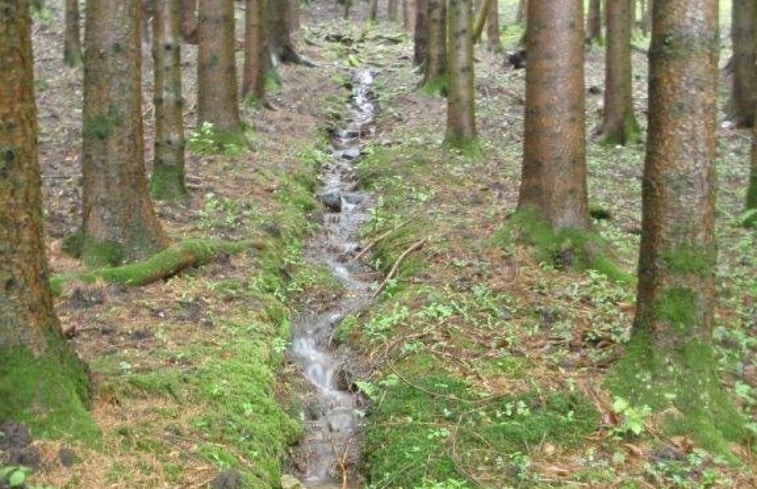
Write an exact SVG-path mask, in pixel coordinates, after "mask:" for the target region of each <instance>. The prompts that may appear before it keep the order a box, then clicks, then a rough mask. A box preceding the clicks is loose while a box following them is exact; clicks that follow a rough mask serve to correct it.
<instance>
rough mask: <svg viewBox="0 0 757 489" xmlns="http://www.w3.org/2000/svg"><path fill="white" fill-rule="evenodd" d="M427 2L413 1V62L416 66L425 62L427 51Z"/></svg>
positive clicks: (425, 0) (427, 0) (426, 0)
mask: <svg viewBox="0 0 757 489" xmlns="http://www.w3.org/2000/svg"><path fill="white" fill-rule="evenodd" d="M428 2H429V0H416V2H415V33H414V35H413V63H415V65H416V66H419V65H422V64H424V63H425V62H426V53H427V52H428Z"/></svg>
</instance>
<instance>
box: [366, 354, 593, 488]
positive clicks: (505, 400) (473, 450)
mask: <svg viewBox="0 0 757 489" xmlns="http://www.w3.org/2000/svg"><path fill="white" fill-rule="evenodd" d="M419 360H420V361H419V362H418V363H419V364H420V365H423V366H424V367H425V368H419V367H418V366H413V367H409V368H407V369H405V368H402V370H403V372H405V373H406V374H408V376H407V377H403V379H400V378H398V377H397V376H396V375H393V374H389V375H388V376H387V377H385V378H384V380H383V381H382V382H383V385H384V386H385V390H384V391H383V392H382V393H381V395H380V397H379V400H378V401H377V402H376V405H375V407H374V410H373V412H372V413H371V416H370V423H369V426H368V429H367V430H366V434H365V464H366V474H367V477H368V481H369V483H370V487H401V488H415V487H420V486H422V485H423V483H424V480H436V481H446V480H466V478H467V477H468V476H467V474H468V471H467V470H468V469H469V468H470V467H476V469H475V470H476V471H480V470H482V469H484V468H486V469H487V470H488V471H491V473H496V474H498V481H497V483H498V484H503V483H508V482H512V483H517V482H518V481H519V480H527V473H528V468H529V467H528V466H529V461H528V455H527V453H528V451H529V450H530V448H531V447H533V446H534V445H537V444H540V443H546V442H548V443H554V444H560V445H564V446H575V445H576V444H577V443H579V442H580V441H581V440H582V439H583V437H584V436H586V435H587V434H589V433H591V432H592V431H594V430H595V429H596V427H597V423H598V414H597V413H596V411H595V410H594V409H593V407H592V406H591V405H590V404H589V403H588V402H587V401H586V400H585V399H583V398H582V397H581V396H580V395H578V394H576V393H572V392H562V391H541V390H538V389H536V390H533V391H530V392H525V393H521V394H514V395H504V396H498V397H495V398H481V396H480V394H479V393H477V392H476V391H475V390H473V389H471V388H470V386H469V385H468V384H467V383H466V382H465V381H463V380H461V379H459V378H455V377H452V376H450V375H448V374H445V373H444V366H443V365H441V364H440V363H439V362H438V361H428V360H426V361H425V362H424V361H423V360H422V359H419ZM408 363H410V361H409V360H407V361H406V362H405V365H407V364H408ZM412 363H416V362H415V361H413V362H412ZM409 372H412V375H411V374H410V373H409ZM466 468H467V469H466Z"/></svg>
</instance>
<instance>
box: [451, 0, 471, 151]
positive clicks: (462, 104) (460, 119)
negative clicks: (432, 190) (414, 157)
mask: <svg viewBox="0 0 757 489" xmlns="http://www.w3.org/2000/svg"><path fill="white" fill-rule="evenodd" d="M472 12H473V5H472V1H471V0H449V4H448V11H447V32H448V36H447V39H448V41H447V65H448V72H449V75H448V80H449V81H448V93H447V134H446V136H445V140H446V142H447V143H448V144H451V145H453V146H466V145H469V144H470V143H473V142H475V141H476V138H477V133H476V115H475V92H474V86H473V76H474V75H473V73H474V72H473V36H472V32H471V17H472Z"/></svg>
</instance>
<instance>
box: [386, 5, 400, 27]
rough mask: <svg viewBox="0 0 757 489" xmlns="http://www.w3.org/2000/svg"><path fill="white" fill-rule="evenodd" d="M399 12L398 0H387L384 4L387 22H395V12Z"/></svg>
mask: <svg viewBox="0 0 757 489" xmlns="http://www.w3.org/2000/svg"><path fill="white" fill-rule="evenodd" d="M398 13H399V0H388V3H387V6H386V18H387V19H388V20H389V22H397V16H398V15H397V14H398Z"/></svg>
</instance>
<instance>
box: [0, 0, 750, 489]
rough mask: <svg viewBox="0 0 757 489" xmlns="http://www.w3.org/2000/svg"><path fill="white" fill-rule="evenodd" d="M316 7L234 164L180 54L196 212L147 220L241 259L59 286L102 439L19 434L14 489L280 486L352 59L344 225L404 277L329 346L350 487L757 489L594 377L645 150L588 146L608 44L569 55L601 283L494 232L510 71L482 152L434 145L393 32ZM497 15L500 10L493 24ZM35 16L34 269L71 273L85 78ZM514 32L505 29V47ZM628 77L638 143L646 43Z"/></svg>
mask: <svg viewBox="0 0 757 489" xmlns="http://www.w3.org/2000/svg"><path fill="white" fill-rule="evenodd" d="M334 3H335V2H332V1H324V0H322V1H311V2H310V4H309V5H307V6H304V7H303V8H304V12H303V28H302V29H301V30H300V32H299V33H298V35H297V36H296V38H297V46H298V48H299V49H300V51H301V52H302V54H304V55H305V56H306V57H307V58H308V59H310V60H312V61H313V62H315V63H316V64H317V67H316V68H308V67H303V66H292V65H283V66H280V67H279V75H280V77H281V81H282V84H281V86H280V87H279V88H276V89H274V90H273V91H272V95H271V97H270V101H271V102H272V103H273V105H274V106H275V107H276V108H277V110H275V111H271V110H266V109H263V108H258V107H247V106H246V107H244V109H243V117H244V119H245V120H246V121H247V122H248V123H249V124H250V126H251V128H252V131H253V133H254V143H253V148H251V149H249V150H248V149H247V148H241V147H231V148H227V149H226V151H225V152H223V153H222V154H216V155H208V154H203V153H206V152H207V151H208V150H210V149H212V146H213V141H212V140H209V139H208V137H207V136H206V135H204V134H203V133H202V131H199V130H197V128H196V127H195V125H194V123H193V120H194V116H195V115H196V111H195V95H194V94H195V88H196V87H195V80H196V75H195V54H196V53H195V48H194V47H193V46H187V45H183V46H182V49H183V53H182V55H183V59H184V63H183V65H184V72H183V74H184V90H185V96H186V98H187V105H186V106H187V134H188V135H190V139H191V143H190V151H189V152H188V157H187V173H188V176H187V181H188V184H189V187H190V189H191V198H190V199H189V200H188V201H187V202H185V203H180V204H157V209H158V212H159V215H160V218H161V221H162V223H163V225H164V226H165V228H166V230H167V232H168V234H169V235H170V236H171V237H172V239H174V240H175V241H179V240H181V239H185V238H194V237H216V238H221V239H224V240H241V239H249V240H254V241H255V242H257V243H259V246H257V247H256V248H255V249H253V250H250V251H249V252H243V253H240V254H236V255H224V256H219V257H216V259H215V260H213V261H212V262H211V263H209V264H207V265H205V266H202V267H199V268H196V269H191V270H188V271H186V272H184V273H182V274H181V275H179V276H176V277H173V278H171V279H170V280H167V281H163V282H159V283H155V284H152V285H149V286H145V287H139V288H127V287H122V286H114V285H108V284H105V283H97V284H94V285H86V284H69V286H68V287H66V289H65V290H64V291H63V293H62V295H61V296H60V297H59V299H58V301H57V305H56V309H57V313H58V315H59V317H60V318H61V322H62V325H63V328H64V330H65V331H67V333H68V335H69V336H70V337H71V342H72V344H73V345H74V347H75V348H76V350H77V351H78V353H79V355H80V356H81V357H82V358H83V359H84V360H85V361H86V362H88V364H89V365H90V368H91V370H92V374H93V378H94V380H95V391H94V403H93V406H92V411H91V412H92V416H93V418H94V420H95V421H96V423H97V425H98V426H99V428H100V430H101V438H100V439H99V440H95V441H91V440H90V441H81V440H75V439H70V440H47V439H46V437H45V434H44V433H33V435H34V438H35V440H34V442H33V443H32V446H33V448H34V452H35V453H36V454H37V456H38V460H36V461H35V463H34V465H35V466H36V467H35V470H34V472H33V473H32V475H31V476H30V478H29V481H28V482H30V486H31V487H40V488H41V487H53V488H61V489H62V488H72V489H73V488H77V489H101V488H105V487H109V488H129V489H137V488H157V487H177V488H179V487H180V488H204V487H214V488H228V489H234V488H237V487H252V488H256V489H257V488H270V487H278V486H279V484H280V476H281V473H282V470H283V471H287V470H294V469H296V467H292V466H291V464H289V463H287V459H288V457H289V456H290V450H291V449H290V448H289V447H290V446H291V445H293V444H295V443H296V441H297V439H298V437H299V436H300V434H301V427H300V425H301V420H302V419H303V417H304V414H303V409H304V408H303V405H302V401H301V399H300V392H301V391H302V389H303V387H302V381H301V380H298V379H299V376H298V372H297V367H296V366H295V363H294V362H293V361H292V359H291V358H290V356H289V355H288V353H287V348H288V343H289V337H290V336H289V335H290V332H289V325H290V323H291V321H292V320H293V319H294V318H296V317H297V315H298V314H299V313H301V312H302V311H305V310H308V309H314V308H315V309H317V308H323V307H324V305H325V304H328V303H330V302H331V301H334V300H336V298H337V297H338V296H339V295H340V294H343V293H345V291H344V290H343V289H342V288H341V287H340V285H339V284H338V282H336V281H335V280H334V279H333V278H332V277H330V276H329V274H328V273H327V271H326V270H325V269H324V268H323V267H321V266H318V265H314V264H312V263H310V262H309V261H308V260H307V259H306V258H305V257H304V254H303V250H304V243H305V242H307V240H308V238H309V237H310V236H312V235H313V234H314V231H315V229H317V227H318V225H319V222H321V216H322V214H323V209H322V208H321V204H320V203H319V202H318V201H317V199H316V197H315V194H316V191H317V189H318V170H319V166H320V165H321V164H322V163H324V161H325V160H326V159H327V158H328V153H329V151H330V149H329V140H328V128H329V127H333V125H334V124H336V123H338V121H339V120H340V118H341V117H342V116H343V114H344V112H345V110H346V109H345V103H346V101H347V97H348V96H349V91H348V90H347V89H346V86H347V85H348V80H349V79H350V75H351V73H352V71H353V70H354V69H356V68H370V69H371V70H372V71H373V72H374V74H375V77H376V83H375V86H374V93H375V96H376V98H377V102H378V108H379V117H378V124H377V134H376V135H375V136H374V137H373V139H372V140H371V141H370V142H369V143H368V144H367V145H366V146H365V147H364V149H363V156H362V158H361V159H360V161H359V162H358V163H357V172H358V175H359V178H360V182H361V186H362V187H363V188H364V189H365V190H366V191H370V192H371V193H372V194H373V196H374V199H375V201H376V207H375V208H374V209H373V210H372V212H371V218H370V220H369V222H368V223H367V224H366V226H365V227H364V229H363V234H362V241H363V242H364V243H365V244H366V245H368V244H370V245H371V250H370V253H367V254H366V258H365V260H366V261H367V262H368V263H370V264H371V265H372V266H374V267H375V268H376V269H377V270H378V271H381V272H383V273H384V274H385V273H387V272H389V270H390V269H391V268H392V267H393V266H394V265H395V264H397V263H398V261H400V260H401V262H400V263H399V264H398V273H397V275H396V276H395V278H394V279H392V280H390V281H389V282H388V284H387V286H386V287H385V288H384V289H383V290H382V291H381V293H380V294H379V296H378V298H377V300H376V302H375V303H374V304H373V305H372V306H371V307H369V308H368V309H366V310H364V311H362V312H361V313H359V314H355V315H352V316H350V317H348V318H347V319H346V320H344V321H343V322H342V323H341V324H340V325H339V327H338V328H337V331H336V332H335V334H334V340H335V341H337V342H339V343H341V344H342V345H347V346H349V347H350V348H352V349H353V350H354V352H355V354H356V355H357V356H359V357H360V358H361V359H362V360H361V362H362V367H361V369H360V370H361V375H363V377H362V378H360V379H358V380H359V382H355V385H357V386H359V387H360V389H361V390H362V393H363V395H364V396H365V398H366V399H367V400H368V401H370V402H369V404H370V408H369V409H368V410H367V411H366V413H365V414H366V417H365V430H364V437H363V440H362V443H361V450H362V454H363V455H362V457H361V459H360V460H358V461H352V462H353V464H352V465H351V466H350V470H351V471H354V472H358V473H360V474H361V478H362V480H363V481H364V482H365V484H368V485H369V487H371V488H374V489H383V488H405V489H418V488H423V489H432V488H434V489H453V488H458V489H460V488H471V489H473V488H477V487H482V488H483V487H485V488H506V487H519V488H527V487H533V488H539V487H575V488H584V487H595V488H621V487H622V488H653V487H674V488H698V487H723V488H750V487H755V486H757V478H756V476H755V460H754V456H755V455H754V447H753V446H751V445H748V444H742V445H738V444H734V445H733V446H732V452H733V454H734V455H735V456H736V461H735V462H734V460H733V459H728V458H727V457H725V456H724V455H723V454H717V453H712V452H708V451H707V450H705V449H703V448H702V447H700V446H698V445H697V443H696V442H695V441H694V438H693V437H687V436H675V437H668V436H666V435H664V434H663V430H662V429H661V427H660V426H659V425H658V424H657V418H656V416H654V415H650V414H648V413H647V412H646V410H645V407H644V406H628V405H626V406H624V405H623V402H622V400H619V399H617V398H615V397H614V396H613V395H612V394H611V393H610V392H609V390H608V389H607V388H606V386H605V385H604V379H605V378H606V375H607V373H608V371H609V370H611V369H612V367H613V365H614V364H615V362H616V361H617V359H618V358H619V357H620V356H621V355H622V354H623V348H624V344H625V343H626V342H627V341H628V338H629V332H630V326H631V322H632V319H633V314H634V300H635V285H634V281H633V279H632V278H631V277H633V275H634V273H635V265H636V258H637V248H638V244H639V231H640V201H641V200H640V177H641V173H642V165H643V157H644V146H643V144H641V143H638V144H632V145H630V146H628V147H605V146H601V145H599V144H597V142H596V141H595V140H594V138H593V137H592V131H593V129H594V127H596V126H597V125H598V123H599V121H600V115H601V105H602V95H601V93H602V86H603V56H604V54H603V50H602V49H601V48H600V47H596V46H595V47H589V48H587V51H586V55H587V58H586V86H587V134H588V148H587V149H588V160H587V165H588V178H589V196H590V203H591V208H592V213H593V216H595V219H594V221H593V227H594V231H595V232H596V233H597V234H598V235H599V236H600V237H601V238H602V242H603V243H604V244H603V245H598V246H601V247H602V248H603V249H604V251H605V252H606V253H607V255H608V256H610V257H611V259H612V261H613V262H614V263H615V264H616V265H617V267H618V268H619V269H620V270H621V271H622V273H621V274H619V275H614V276H612V277H608V276H607V275H606V274H605V273H602V270H599V271H598V270H584V271H581V270H573V269H571V267H566V266H565V263H566V262H568V261H570V260H569V258H571V257H570V256H567V255H570V254H571V249H572V246H571V243H568V242H559V243H552V244H551V245H550V246H551V247H546V248H540V249H539V248H538V247H533V246H526V245H525V244H523V243H522V242H521V241H520V240H518V239H517V238H518V237H517V236H512V235H511V234H512V233H510V232H508V227H507V223H508V216H509V215H510V214H512V212H513V211H514V210H515V207H516V203H517V194H518V182H519V175H520V164H521V155H522V132H523V130H522V124H523V102H524V77H525V72H524V71H523V70H517V69H513V68H512V67H509V66H507V64H506V63H505V56H504V55H503V54H501V53H489V52H487V51H486V50H485V49H484V47H483V46H480V47H478V48H477V52H476V55H477V64H476V93H477V123H478V129H479V133H480V141H481V148H482V150H483V151H482V152H483V157H480V156H470V155H466V154H463V153H460V152H458V151H455V150H451V149H446V148H444V147H443V145H442V140H443V136H444V121H445V117H446V115H445V111H446V103H445V100H444V99H443V98H441V97H439V96H436V95H433V94H431V95H430V94H425V93H423V92H422V91H420V90H418V81H419V75H418V73H417V72H416V70H415V69H414V67H413V66H412V44H411V42H410V40H409V39H408V38H407V36H406V35H405V34H404V33H403V32H402V30H401V28H400V26H398V25H392V24H389V23H386V22H380V23H379V24H376V25H372V24H368V23H366V22H365V21H364V20H363V18H364V11H363V9H364V3H362V2H359V3H358V8H356V10H357V11H356V12H355V13H354V14H353V19H352V20H351V21H349V22H347V21H343V20H341V19H339V15H338V13H337V12H338V10H337V6H336V5H334ZM514 3H515V2H506V1H503V2H500V4H501V5H502V9H501V15H502V19H503V25H506V23H510V22H511V19H512V18H513V9H514V5H513V4H514ZM47 4H48V9H47V11H46V12H47V14H48V15H46V16H44V17H41V18H37V19H36V21H35V25H34V43H35V58H36V59H35V61H36V70H37V71H36V89H37V95H38V109H39V121H40V137H39V140H40V162H41V165H42V171H43V187H44V196H45V216H46V232H47V237H48V244H49V257H50V261H51V266H52V268H53V271H54V272H56V273H60V272H65V271H70V270H75V269H77V268H78V267H79V266H80V265H79V263H78V262H77V261H76V260H75V259H73V258H71V257H69V256H67V255H66V254H65V253H64V252H63V251H62V248H63V241H64V239H65V238H66V237H67V236H69V235H70V234H71V233H73V232H75V231H76V229H77V227H78V225H79V219H80V202H81V195H80V194H81V190H80V184H81V176H80V149H81V148H80V136H81V132H80V127H81V100H82V90H81V77H82V71H81V69H69V68H65V67H64V66H63V64H62V62H61V57H62V56H61V53H62V26H63V8H62V5H63V2H62V1H48V2H47ZM238 14H241V11H238ZM239 32H241V31H239ZM724 32H727V31H724ZM521 34H522V32H521V30H520V29H519V28H517V27H515V28H513V27H510V28H503V43H504V48H505V51H508V50H514V49H516V48H515V43H516V42H517V39H518V38H519V37H520V35H521ZM238 37H239V35H238ZM724 38H725V37H724ZM635 42H636V43H637V44H638V45H639V47H640V48H643V47H644V44H645V42H646V41H645V40H644V39H637V40H636V41H635ZM725 44H727V42H726V41H724V51H723V55H722V60H726V59H727V56H728V47H727V46H725ZM639 51H641V50H639ZM147 53H149V51H147V50H146V55H145V57H144V67H143V68H144V81H145V82H144V93H145V94H146V95H145V102H144V113H145V123H146V124H145V135H146V148H148V149H147V151H146V153H147V154H146V161H148V162H149V161H150V158H151V153H152V151H151V136H150V135H151V132H152V126H151V122H150V121H151V119H152V117H151V116H152V104H151V102H150V98H151V96H150V95H149V94H150V93H151V84H152V83H151V78H152V77H151V71H150V70H151V66H150V65H151V61H150V59H149V55H147ZM238 54H239V56H240V59H241V52H240V53H238ZM721 64H725V63H724V62H723V63H721ZM634 71H635V77H634V92H635V104H636V107H637V115H638V117H639V119H640V122H641V125H642V127H644V128H645V127H646V121H645V118H644V111H645V109H646V56H645V54H643V53H642V52H635V53H634ZM725 76H726V74H725V73H724V78H723V83H722V88H721V92H722V93H721V102H722V103H721V106H722V104H724V103H725V100H726V87H727V83H726V80H725ZM718 120H719V127H720V129H719V134H718V161H717V166H718V208H717V209H718V210H717V237H718V248H719V258H718V266H717V271H716V273H717V282H718V297H719V299H718V307H717V310H716V330H715V340H716V354H717V360H718V366H719V368H720V374H721V379H722V383H723V385H724V386H725V387H726V389H727V390H728V392H729V393H730V395H731V398H732V400H733V402H734V404H736V405H737V406H738V407H739V409H741V410H742V411H743V412H744V414H745V420H750V421H749V426H750V429H751V430H752V431H753V432H754V431H757V425H756V424H755V414H757V340H755V338H757V334H756V333H757V304H756V303H755V297H756V296H757V284H756V283H755V277H754V270H755V269H756V268H755V266H756V265H757V235H756V234H755V232H754V231H749V230H745V229H743V228H741V227H739V225H738V223H739V216H740V214H741V212H742V206H743V198H744V191H745V189H746V185H747V176H748V163H747V161H748V154H749V134H748V131H743V130H736V129H734V128H732V127H731V126H730V125H729V124H728V122H727V121H725V120H724V116H723V114H722V112H721V113H720V114H719V117H718ZM148 167H149V163H148ZM421 240H425V241H424V242H423V246H422V247H421V248H419V249H417V250H414V251H410V252H408V253H405V252H406V251H408V250H409V248H410V247H411V246H412V245H414V244H415V243H418V242H420V241H421ZM400 257H402V258H400ZM348 369H349V368H348ZM635 431H638V432H639V433H635ZM3 449H4V448H3V446H2V445H0V455H2V450H3ZM33 458H34V457H33ZM0 460H2V457H0ZM1 465H2V463H0V466H1ZM282 467H283V468H282Z"/></svg>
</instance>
